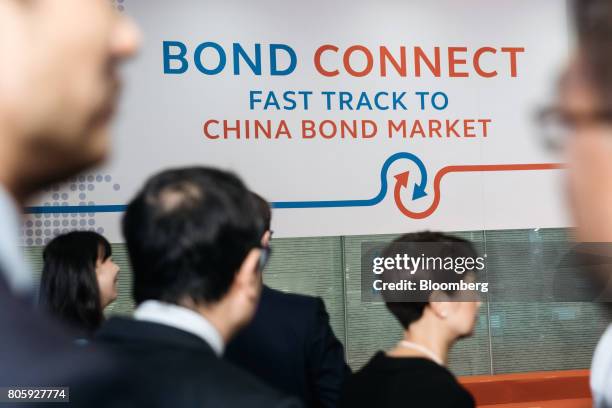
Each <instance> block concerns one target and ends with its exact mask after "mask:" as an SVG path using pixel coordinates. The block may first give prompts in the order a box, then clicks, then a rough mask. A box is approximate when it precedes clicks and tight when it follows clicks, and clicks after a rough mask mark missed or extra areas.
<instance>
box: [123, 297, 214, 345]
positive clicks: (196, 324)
mask: <svg viewBox="0 0 612 408" xmlns="http://www.w3.org/2000/svg"><path fill="white" fill-rule="evenodd" d="M134 319H136V320H143V321H147V322H153V323H159V324H163V325H166V326H171V327H174V328H176V329H179V330H183V331H186V332H189V333H191V334H194V335H196V336H198V337H200V338H201V339H202V340H204V341H205V342H206V343H208V345H210V347H211V348H212V349H213V351H214V352H215V354H217V356H221V355H222V354H223V349H224V348H225V345H224V344H223V339H222V338H221V334H219V331H218V330H217V329H216V328H215V327H214V326H213V325H212V324H211V323H210V322H209V321H208V320H207V319H206V318H205V317H204V316H202V315H201V314H199V313H196V312H194V311H193V310H189V309H187V308H186V307H182V306H178V305H173V304H170V303H164V302H160V301H157V300H147V301H144V302H142V303H141V304H140V305H139V306H138V307H137V308H136V310H135V311H134Z"/></svg>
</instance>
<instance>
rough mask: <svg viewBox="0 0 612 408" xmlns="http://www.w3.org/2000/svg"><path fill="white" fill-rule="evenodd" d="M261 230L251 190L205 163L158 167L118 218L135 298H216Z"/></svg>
mask: <svg viewBox="0 0 612 408" xmlns="http://www.w3.org/2000/svg"><path fill="white" fill-rule="evenodd" d="M262 233H263V226H262V225H261V221H260V220H259V218H258V217H257V209H256V204H255V201H254V199H253V195H252V194H251V192H250V191H249V190H248V189H247V188H246V187H245V185H244V184H243V183H242V181H240V179H238V177H236V176H234V175H233V174H231V173H228V172H225V171H221V170H216V169H212V168H204V167H193V168H184V169H175V170H167V171H164V172H161V173H159V174H157V175H156V176H154V177H152V178H151V179H149V180H148V181H147V183H146V184H145V186H144V188H143V189H142V190H141V191H140V192H139V193H138V195H137V196H136V197H135V198H134V199H133V200H132V201H131V202H130V204H129V205H128V208H127V211H126V213H125V216H124V218H123V234H124V236H125V240H126V243H127V247H128V251H129V255H130V261H131V264H132V268H133V271H134V287H133V295H134V300H135V301H136V303H137V304H139V303H142V302H143V301H145V300H148V299H154V300H160V301H164V302H169V303H178V302H179V301H181V299H183V298H185V297H187V298H190V299H192V300H193V301H195V302H202V303H214V302H216V301H219V300H220V299H221V298H223V296H224V295H225V294H226V293H227V291H228V289H229V288H230V286H231V284H232V282H233V280H234V277H235V274H236V272H237V271H238V269H239V268H240V265H241V264H242V262H243V261H244V259H245V257H246V256H247V254H248V253H249V251H250V250H252V249H253V248H255V247H258V246H259V245H260V239H261V235H262Z"/></svg>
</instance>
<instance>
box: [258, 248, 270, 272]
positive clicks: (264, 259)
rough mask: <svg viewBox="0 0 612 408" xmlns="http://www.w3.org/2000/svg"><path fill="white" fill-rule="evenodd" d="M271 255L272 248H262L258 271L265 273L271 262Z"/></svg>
mask: <svg viewBox="0 0 612 408" xmlns="http://www.w3.org/2000/svg"><path fill="white" fill-rule="evenodd" d="M271 254H272V248H270V247H269V246H264V247H261V249H260V254H259V262H258V264H257V270H258V271H259V272H263V270H264V269H265V267H266V265H267V264H268V261H269V260H270V255H271Z"/></svg>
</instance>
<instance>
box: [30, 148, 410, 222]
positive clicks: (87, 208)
mask: <svg viewBox="0 0 612 408" xmlns="http://www.w3.org/2000/svg"><path fill="white" fill-rule="evenodd" d="M400 159H408V160H413V161H415V159H416V160H419V159H418V157H416V156H415V155H413V154H412V153H407V152H399V153H395V154H394V155H392V156H391V157H389V158H388V159H387V160H386V161H385V163H384V164H383V166H382V168H381V170H380V190H379V192H378V194H377V195H376V196H375V197H373V198H370V199H364V200H327V201H275V202H272V203H270V204H271V205H272V208H278V209H290V208H340V207H371V206H374V205H377V204H378V203H380V202H381V201H382V200H383V199H384V198H385V196H386V195H387V189H388V184H387V173H388V171H389V167H391V165H392V164H393V162H395V161H397V160H400ZM419 161H420V160H419ZM126 208H127V205H61V206H57V205H54V206H50V205H46V206H40V207H27V208H26V209H25V213H26V214H73V213H118V212H124V211H125V210H126Z"/></svg>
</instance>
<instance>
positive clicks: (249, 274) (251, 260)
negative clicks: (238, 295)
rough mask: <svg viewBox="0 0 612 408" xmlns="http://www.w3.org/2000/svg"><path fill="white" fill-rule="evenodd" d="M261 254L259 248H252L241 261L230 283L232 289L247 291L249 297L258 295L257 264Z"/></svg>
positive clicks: (259, 285)
mask: <svg viewBox="0 0 612 408" xmlns="http://www.w3.org/2000/svg"><path fill="white" fill-rule="evenodd" d="M260 256H261V250H260V249H258V248H253V249H251V251H249V253H248V254H247V256H246V257H245V258H244V261H242V264H241V265H240V268H239V269H238V272H237V273H236V276H235V277H234V283H233V284H232V290H240V291H245V293H248V295H249V297H251V296H254V297H257V296H259V291H260V288H261V279H260V277H259V271H258V270H257V266H258V264H259V257H260Z"/></svg>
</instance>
